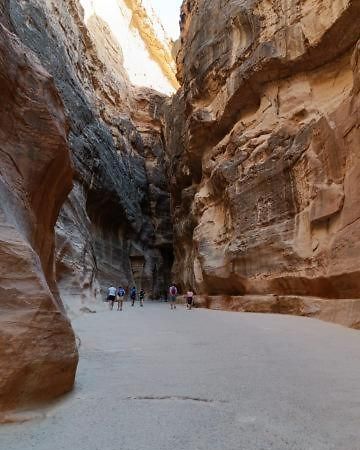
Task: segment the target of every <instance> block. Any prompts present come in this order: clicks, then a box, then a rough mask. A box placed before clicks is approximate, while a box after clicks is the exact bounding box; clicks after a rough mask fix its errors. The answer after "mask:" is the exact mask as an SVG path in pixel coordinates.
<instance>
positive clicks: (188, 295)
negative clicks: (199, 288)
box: [186, 290, 194, 309]
mask: <svg viewBox="0 0 360 450" xmlns="http://www.w3.org/2000/svg"><path fill="white" fill-rule="evenodd" d="M193 302H194V293H193V291H191V290H189V291H187V293H186V308H187V309H191V308H192V306H193Z"/></svg>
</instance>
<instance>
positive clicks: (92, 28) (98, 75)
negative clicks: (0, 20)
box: [5, 0, 175, 306]
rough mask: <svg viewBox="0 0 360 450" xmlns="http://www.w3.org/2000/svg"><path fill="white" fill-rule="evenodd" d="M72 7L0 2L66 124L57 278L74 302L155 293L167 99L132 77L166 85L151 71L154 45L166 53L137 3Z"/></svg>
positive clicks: (71, 1) (164, 230)
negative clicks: (69, 186) (116, 289)
mask: <svg viewBox="0 0 360 450" xmlns="http://www.w3.org/2000/svg"><path fill="white" fill-rule="evenodd" d="M81 4H82V5H81ZM81 4H80V2H78V1H77V0H61V1H58V0H56V1H55V0H54V1H52V0H31V1H29V2H18V1H15V0H10V1H8V2H7V7H6V8H5V12H6V14H5V16H6V17H7V21H8V23H9V24H10V26H11V29H12V30H13V31H14V32H15V33H16V34H17V35H18V37H19V38H20V39H21V41H22V42H23V43H24V44H25V45H27V46H28V47H29V48H31V50H32V51H34V52H35V53H36V54H37V55H38V57H39V59H40V60H41V62H42V63H43V65H44V66H45V67H46V69H47V70H48V71H49V73H51V74H52V75H53V77H54V80H55V84H56V87H57V89H58V91H59V93H60V96H61V98H62V100H63V102H64V105H65V112H66V116H67V118H68V121H69V127H70V130H69V143H70V148H71V151H72V157H73V161H74V166H75V183H74V188H73V190H72V192H71V194H70V196H69V198H68V201H67V202H66V204H65V205H64V207H63V208H62V210H61V213H60V218H59V220H58V222H57V225H56V229H57V244H56V248H57V280H58V283H59V287H60V290H61V294H62V296H63V297H64V298H65V300H67V299H69V302H68V301H67V302H66V303H70V304H73V305H75V304H76V305H80V306H81V305H82V304H83V303H88V302H93V301H97V300H99V299H100V298H101V299H103V298H104V296H105V289H106V288H107V286H108V285H109V284H117V285H120V284H122V285H124V287H128V286H129V285H130V284H131V285H132V284H137V285H138V286H139V287H140V286H143V287H144V288H145V289H146V291H147V293H148V295H149V296H154V297H157V296H158V295H159V293H160V292H161V291H162V290H163V289H164V286H165V285H166V283H167V282H168V278H169V276H170V267H171V265H172V230H171V220H170V195H169V192H168V187H167V179H166V177H165V174H164V169H163V161H164V158H165V156H164V155H165V153H164V143H163V136H162V128H163V124H162V122H163V118H162V115H161V110H162V104H163V102H164V101H165V98H166V97H165V96H164V95H162V94H160V93H158V92H156V91H154V90H152V89H150V88H140V87H136V86H135V85H133V84H132V82H131V81H132V79H133V78H134V77H135V81H137V82H138V83H140V82H141V77H140V75H139V70H140V69H141V70H142V71H143V72H144V73H147V71H148V72H149V79H151V83H149V85H150V86H152V87H157V86H158V87H159V88H164V90H166V89H173V86H174V83H175V81H174V73H173V71H172V70H173V69H172V67H171V63H170V61H168V60H166V59H164V61H163V63H162V66H161V67H160V66H159V64H158V62H157V59H156V58H159V55H156V54H155V53H156V52H155V50H153V49H154V45H155V47H156V46H157V49H158V51H160V52H161V51H162V52H163V53H164V54H165V55H167V54H170V50H169V48H167V47H166V45H167V44H166V43H164V47H163V48H161V46H160V43H159V37H158V34H157V33H156V32H155V31H154V32H153V34H152V31H151V30H152V28H151V23H152V22H151V21H150V19H149V18H147V17H146V16H144V10H143V9H141V8H140V6H141V5H140V3H139V2H129V1H124V2H123V1H120V2H118V1H115V0H111V1H109V2H102V1H93V2H88V1H86V0H82V1H81ZM82 6H84V9H83V8H82ZM132 8H133V9H132ZM141 17H142V19H141ZM140 19H141V20H140ZM119 21H120V22H119ZM144 30H146V33H145V31H144ZM145 35H147V36H148V38H149V42H146V41H145V40H144V39H145V38H144V36H145ZM154 43H155V44H154ZM131 50H133V54H132V55H131V57H132V63H131V64H130V63H129V61H128V60H127V59H126V56H127V55H129V54H130V53H131ZM136 52H140V56H141V57H140V56H139V55H137V53H136ZM144 55H145V56H144ZM143 56H144V58H143V59H142V57H143ZM134 61H138V68H136V67H135V68H134ZM135 69H137V73H135V71H136V70H135ZM132 70H133V71H132ZM150 75H151V76H150ZM165 87H166V89H165ZM76 299H77V300H76Z"/></svg>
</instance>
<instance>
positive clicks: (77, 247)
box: [0, 0, 360, 411]
mask: <svg viewBox="0 0 360 450" xmlns="http://www.w3.org/2000/svg"><path fill="white" fill-rule="evenodd" d="M359 23H360V3H359V1H358V0H275V1H268V0H211V1H210V0H184V2H183V5H182V8H181V17H180V25H181V35H180V38H179V41H177V42H173V41H171V40H170V39H169V38H168V37H167V36H166V33H165V32H164V29H163V28H162V26H161V24H160V22H159V20H158V19H157V17H156V15H155V14H153V12H152V10H151V8H150V7H149V6H148V5H147V2H146V1H142V0H107V1H105V0H26V1H25V0H20V1H19V0H0V92H1V99H2V101H1V103H0V136H1V137H0V258H1V259H0V324H1V327H0V361H1V365H0V392H1V396H0V411H7V410H12V409H16V408H21V407H24V406H29V405H30V406H31V405H34V404H39V403H41V402H47V401H49V400H51V399H53V398H55V397H58V396H59V395H61V394H64V393H66V392H68V391H69V390H71V389H72V386H73V383H74V379H75V374H76V368H77V363H78V349H77V342H76V338H75V334H74V332H73V330H72V327H71V322H70V319H71V318H72V317H73V316H76V315H79V314H81V310H82V309H83V308H84V307H85V308H89V310H91V309H96V308H97V305H99V304H101V303H102V302H103V300H104V297H105V295H106V289H107V287H108V286H110V285H111V284H113V283H116V285H123V286H124V287H126V288H127V289H128V288H129V287H131V286H132V285H136V286H138V287H143V288H144V289H145V290H146V292H147V294H148V295H149V298H151V299H154V300H156V299H159V298H160V297H161V296H163V295H164V293H165V292H166V291H167V288H168V286H169V283H170V282H171V281H174V282H175V283H177V285H178V286H179V291H181V292H185V291H186V290H187V289H189V288H191V289H193V290H194V292H195V294H196V302H197V304H198V306H201V307H206V308H211V309H223V310H231V311H246V312H262V313H267V312H272V313H285V314H294V315H302V316H309V317H315V318H320V319H324V320H326V321H330V322H335V323H338V324H342V325H346V326H348V327H352V328H356V329H359V328H360V220H359V219H360V201H359V195H360V154H359V148H360V129H359V127H360V26H359ZM175 60H176V61H175Z"/></svg>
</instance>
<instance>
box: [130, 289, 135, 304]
mask: <svg viewBox="0 0 360 450" xmlns="http://www.w3.org/2000/svg"><path fill="white" fill-rule="evenodd" d="M130 299H131V306H134V305H135V300H136V287H135V286H133V287H132V288H131V291H130Z"/></svg>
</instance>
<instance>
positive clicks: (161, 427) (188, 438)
mask: <svg viewBox="0 0 360 450" xmlns="http://www.w3.org/2000/svg"><path fill="white" fill-rule="evenodd" d="M73 324H74V327H75V329H76V333H77V334H78V335H79V337H80V339H81V348H80V355H81V359H80V365H79V370H78V376H77V383H76V387H75V390H74V392H73V393H72V394H70V395H68V396H67V397H66V398H65V399H63V400H62V401H61V402H59V403H57V404H56V405H55V406H53V407H52V408H49V409H48V410H47V411H46V415H45V417H44V418H42V419H38V420H34V421H32V422H27V423H24V424H21V425H11V426H10V425H6V426H3V427H1V428H0V449H1V450H30V449H36V450H269V449H274V450H283V449H284V450H359V449H360V427H359V423H360V422H359V420H360V332H358V331H354V330H349V329H346V328H342V327H340V326H337V325H332V324H327V323H323V322H320V321H316V320H311V319H305V318H299V317H289V316H276V315H260V314H240V313H229V312H220V311H207V310H194V311H186V310H184V308H183V307H178V308H177V310H176V311H170V310H169V307H168V305H167V304H164V303H163V304H159V303H156V304H149V303H147V304H145V307H144V308H140V307H139V306H138V305H136V307H135V308H131V307H130V306H129V304H126V305H125V311H123V312H117V311H113V312H109V311H105V312H104V311H103V312H99V313H97V314H87V315H84V316H82V317H80V318H78V319H76V320H75V321H74V322H73Z"/></svg>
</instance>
